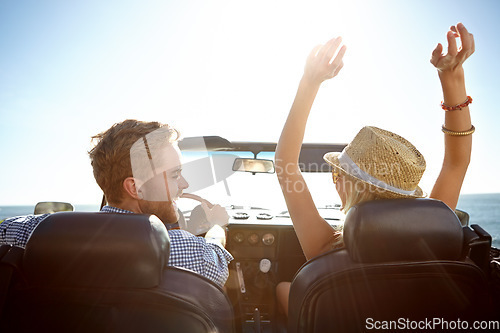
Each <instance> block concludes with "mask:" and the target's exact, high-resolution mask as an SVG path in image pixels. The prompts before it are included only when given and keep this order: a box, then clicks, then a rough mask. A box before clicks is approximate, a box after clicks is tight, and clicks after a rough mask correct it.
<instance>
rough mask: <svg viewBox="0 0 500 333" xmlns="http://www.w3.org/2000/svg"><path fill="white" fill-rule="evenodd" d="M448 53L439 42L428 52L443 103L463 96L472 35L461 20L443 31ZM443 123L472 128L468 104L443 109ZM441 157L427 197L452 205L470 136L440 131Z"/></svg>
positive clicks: (466, 162)
mask: <svg viewBox="0 0 500 333" xmlns="http://www.w3.org/2000/svg"><path fill="white" fill-rule="evenodd" d="M456 37H460V40H461V42H462V47H461V49H460V50H459V49H457V43H456V40H455V38H456ZM447 39H448V53H447V54H446V55H442V51H443V46H442V45H441V44H438V46H437V47H436V49H434V51H433V52H432V58H431V63H432V64H433V65H434V66H435V67H436V68H437V69H438V74H439V79H440V80H441V86H442V88H443V98H444V99H443V102H444V104H445V105H446V106H455V105H458V104H462V103H463V102H464V101H466V100H467V93H466V91H465V77H464V69H463V67H462V64H463V63H464V62H465V60H466V59H467V58H468V57H469V56H470V55H471V54H472V53H474V37H473V36H472V34H470V33H469V32H468V31H467V29H466V28H465V27H464V25H463V24H462V23H459V24H457V25H456V26H453V27H451V30H450V31H448V34H447ZM444 127H445V128H446V129H448V130H450V131H453V132H464V131H468V130H470V129H471V128H472V124H471V119H470V113H469V107H468V106H465V107H463V108H462V109H461V110H455V111H445V120H444ZM444 146H445V152H444V160H443V166H442V168H441V172H440V174H439V176H438V178H437V180H436V183H435V184H434V188H433V189H432V192H431V194H430V197H431V198H434V199H438V200H441V201H443V202H444V203H446V204H447V205H448V206H449V207H450V208H451V209H455V208H456V206H457V202H458V197H459V195H460V189H461V187H462V183H463V181H464V178H465V173H466V172H467V167H468V166H469V162H470V156H471V149H472V136H471V135H463V136H453V135H449V134H445V135H444Z"/></svg>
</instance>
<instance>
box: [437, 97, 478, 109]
mask: <svg viewBox="0 0 500 333" xmlns="http://www.w3.org/2000/svg"><path fill="white" fill-rule="evenodd" d="M470 103H472V97H470V96H467V99H466V100H465V102H463V103H461V104H458V105H455V106H447V105H445V104H444V101H443V102H441V108H443V110H445V111H455V110H462V108H464V107H466V106H467V105H469V104H470Z"/></svg>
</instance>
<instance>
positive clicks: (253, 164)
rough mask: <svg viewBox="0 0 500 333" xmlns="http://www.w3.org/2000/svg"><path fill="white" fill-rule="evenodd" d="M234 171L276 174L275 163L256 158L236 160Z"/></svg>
mask: <svg viewBox="0 0 500 333" xmlns="http://www.w3.org/2000/svg"><path fill="white" fill-rule="evenodd" d="M233 171H243V172H252V173H274V162H273V161H271V160H260V159H256V158H236V159H235V160H234V163H233Z"/></svg>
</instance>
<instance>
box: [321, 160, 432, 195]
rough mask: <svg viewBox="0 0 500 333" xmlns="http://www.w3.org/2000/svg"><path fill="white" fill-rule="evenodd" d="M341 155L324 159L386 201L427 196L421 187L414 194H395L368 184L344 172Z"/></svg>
mask: <svg viewBox="0 0 500 333" xmlns="http://www.w3.org/2000/svg"><path fill="white" fill-rule="evenodd" d="M340 154H341V153H339V152H331V153H326V154H325V155H324V156H323V159H324V160H325V161H326V162H327V163H328V164H330V165H331V166H332V168H333V169H335V170H338V171H340V172H342V173H344V174H347V175H349V176H351V177H353V178H355V179H356V180H358V181H360V182H362V183H364V184H366V186H368V190H369V191H373V192H377V193H380V194H381V195H382V196H383V197H384V198H386V199H400V198H423V197H426V196H427V194H426V193H425V192H424V191H422V189H421V188H420V187H419V186H417V188H416V189H415V192H414V194H403V193H399V192H395V191H392V190H389V189H386V188H383V187H380V186H377V185H375V184H372V183H370V182H367V181H365V180H363V179H361V178H358V177H356V176H355V175H353V174H351V173H349V172H348V171H346V170H344V169H343V168H342V167H341V166H340V162H339V158H338V157H339V155H340Z"/></svg>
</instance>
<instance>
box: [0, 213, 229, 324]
mask: <svg viewBox="0 0 500 333" xmlns="http://www.w3.org/2000/svg"><path fill="white" fill-rule="evenodd" d="M169 249H170V240H169V237H168V233H167V230H166V229H165V226H164V225H163V223H161V221H160V220H159V219H158V218H156V217H155V216H148V215H137V214H109V213H83V212H79V213H77V212H61V213H55V214H52V215H51V216H49V217H48V218H47V219H45V220H44V221H43V222H42V223H40V225H39V226H38V227H37V228H36V229H35V231H34V232H33V235H32V236H31V238H30V240H29V241H28V244H27V246H26V249H25V251H24V254H22V256H21V257H20V260H19V267H18V273H19V274H20V278H18V279H17V281H16V283H15V285H14V287H12V288H11V289H12V290H11V291H10V293H9V299H8V303H7V304H6V306H5V311H6V313H5V315H4V316H3V317H2V322H1V324H0V331H2V332H134V333H136V332H140V333H146V332H233V331H234V323H233V310H232V306H231V303H230V301H229V299H228V298H227V296H226V294H225V293H224V292H223V290H222V289H221V288H220V287H219V286H218V285H216V284H215V283H213V282H212V281H210V280H209V279H207V278H204V277H202V276H200V275H198V274H196V273H194V272H191V271H188V270H183V269H179V268H174V267H167V261H168V258H169Z"/></svg>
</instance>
